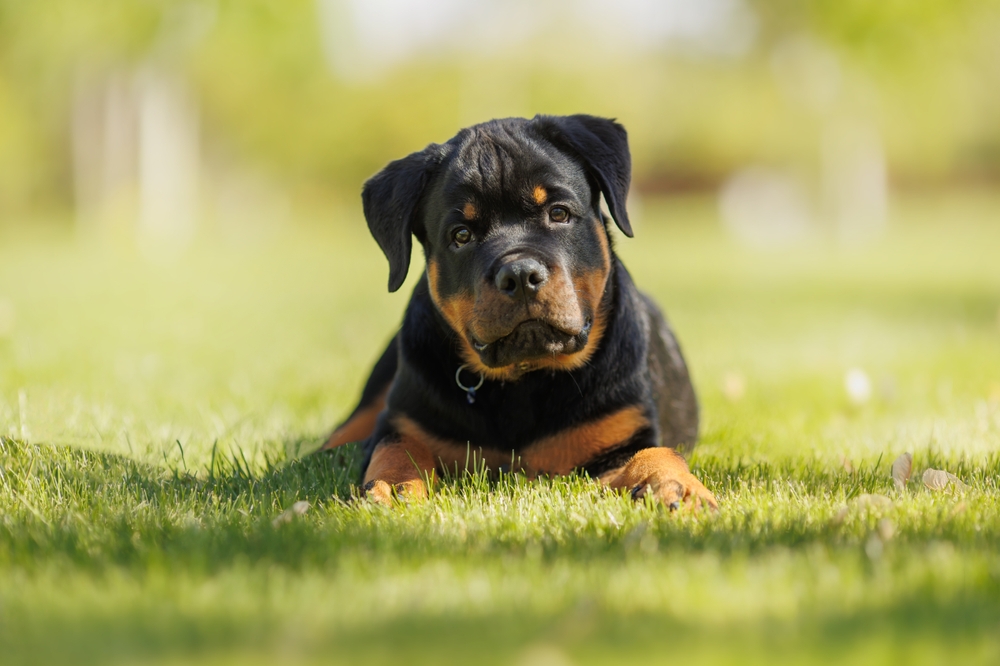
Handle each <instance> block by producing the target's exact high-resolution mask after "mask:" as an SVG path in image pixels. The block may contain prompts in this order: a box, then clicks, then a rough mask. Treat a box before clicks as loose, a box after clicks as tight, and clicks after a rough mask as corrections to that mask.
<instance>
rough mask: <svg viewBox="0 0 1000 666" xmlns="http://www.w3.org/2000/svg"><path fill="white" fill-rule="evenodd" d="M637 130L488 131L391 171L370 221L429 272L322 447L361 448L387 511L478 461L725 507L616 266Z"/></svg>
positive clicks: (396, 282) (653, 320)
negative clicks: (702, 473)
mask: <svg viewBox="0 0 1000 666" xmlns="http://www.w3.org/2000/svg"><path fill="white" fill-rule="evenodd" d="M630 179H631V157H630V155H629V149H628V138H627V135H626V133H625V129H624V128H623V127H622V126H621V125H619V124H617V123H616V122H614V121H612V120H607V119H604V118H597V117H593V116H587V115H576V116H567V117H555V116H541V115H540V116H536V117H535V118H532V119H530V120H529V119H524V118H505V119H502V120H491V121H489V122H486V123H482V124H480V125H475V126H473V127H469V128H467V129H463V130H462V131H460V132H459V133H458V135H456V136H455V137H454V138H453V139H451V140H450V141H448V142H446V143H443V144H431V145H429V146H428V147H427V148H425V149H424V150H421V151H420V152H417V153H413V154H412V155H409V156H408V157H404V158H402V159H400V160H397V161H395V162H392V163H390V164H389V165H388V166H386V167H385V169H383V170H382V171H381V172H379V173H378V174H376V175H375V176H373V177H372V178H371V179H370V180H369V181H368V182H367V183H365V186H364V190H363V192H362V201H363V204H364V213H365V218H366V219H367V221H368V227H369V229H370V230H371V233H372V235H373V236H374V237H375V240H376V241H377V242H378V244H379V247H381V249H382V251H383V252H384V253H385V256H386V258H387V259H388V261H389V291H391V292H392V291H396V290H397V289H399V287H400V286H401V285H402V284H403V280H404V279H405V277H406V274H407V270H408V268H409V264H410V251H411V246H412V238H413V237H416V238H417V240H418V241H419V242H420V244H421V246H422V247H423V250H424V256H425V258H426V266H427V268H426V272H425V274H424V275H423V276H422V277H421V279H420V282H419V283H418V284H417V286H416V288H415V289H414V291H413V295H412V296H411V297H410V302H409V305H408V306H407V308H406V314H405V315H404V317H403V324H402V327H401V328H400V330H399V332H398V333H397V334H396V336H395V337H394V338H393V339H392V341H391V342H390V343H389V345H388V347H387V348H386V350H385V352H384V353H383V354H382V356H381V358H380V359H379V360H378V362H377V363H376V364H375V367H374V369H373V371H372V373H371V376H370V377H369V379H368V382H367V384H366V385H365V388H364V390H363V392H362V395H361V400H360V402H359V404H358V406H357V407H356V408H355V410H354V411H353V413H352V414H351V415H350V417H348V419H347V420H346V421H345V422H344V423H343V424H341V425H340V426H339V427H338V428H337V429H336V430H335V431H334V432H333V434H332V435H331V436H330V438H329V441H328V442H327V443H326V444H325V446H324V447H323V448H332V447H336V446H340V445H342V444H345V443H347V442H353V441H361V440H363V441H364V452H365V460H364V463H363V470H364V472H363V484H364V485H363V488H364V490H365V492H366V493H367V496H368V497H369V498H371V499H372V500H374V501H377V502H383V503H391V502H392V501H393V498H394V497H398V496H406V497H411V498H415V497H426V496H427V486H426V484H427V483H433V482H434V479H435V478H436V475H437V474H439V473H441V472H442V471H444V470H445V469H447V470H450V471H453V472H457V471H458V470H460V469H464V468H465V467H466V465H467V464H469V462H470V461H472V460H478V461H480V463H485V465H487V466H488V467H489V468H491V469H494V470H516V471H521V472H523V473H525V474H527V475H529V476H536V475H540V474H548V475H551V474H568V473H570V472H573V471H580V472H585V473H587V474H589V475H590V476H591V477H592V478H595V479H598V480H599V481H600V482H601V483H602V484H605V485H606V486H609V487H610V488H615V489H624V490H627V491H629V492H631V494H632V497H634V498H637V499H638V498H641V497H644V496H645V495H647V494H651V495H652V496H653V497H654V498H655V499H656V500H658V501H660V502H662V503H663V504H665V505H667V506H669V507H671V508H677V507H678V506H680V505H681V503H691V504H693V505H699V506H700V505H707V506H709V507H712V508H717V504H716V501H715V497H714V496H713V495H712V493H711V492H709V490H708V489H707V488H705V486H704V485H702V484H701V482H699V481H698V479H696V478H695V477H694V476H693V475H692V474H691V473H690V471H689V470H688V467H687V464H686V463H685V462H684V459H683V458H682V457H681V455H680V454H679V453H678V452H677V451H676V450H677V449H680V450H684V449H686V448H689V447H691V446H693V445H694V442H695V439H696V438H697V432H698V406H697V402H696V399H695V394H694V389H693V388H692V386H691V380H690V378H689V376H688V370H687V366H686V365H685V362H684V358H683V356H682V355H681V350H680V347H679V346H678V344H677V340H676V339H675V337H674V334H673V332H672V331H671V329H670V326H669V325H668V324H667V322H666V320H665V319H664V317H663V315H662V314H661V313H660V310H659V309H658V308H657V306H656V305H655V304H654V303H653V301H652V300H650V299H649V298H648V297H647V296H645V295H644V294H642V293H640V292H639V290H638V289H636V287H635V285H634V284H633V282H632V278H631V277H630V276H629V274H628V271H626V270H625V267H624V266H623V265H622V263H621V262H620V261H619V260H618V258H617V257H616V256H615V253H614V250H613V247H612V243H611V238H610V236H609V235H608V220H607V218H606V217H605V216H604V214H603V213H602V211H601V206H600V197H601V195H602V194H603V196H604V199H605V201H606V202H607V206H608V209H609V211H610V214H611V218H613V219H614V222H615V224H617V225H618V228H619V229H621V230H622V232H624V234H625V235H626V236H629V237H631V236H632V227H631V224H630V223H629V219H628V213H627V212H626V210H625V200H626V196H627V195H628V189H629V181H630Z"/></svg>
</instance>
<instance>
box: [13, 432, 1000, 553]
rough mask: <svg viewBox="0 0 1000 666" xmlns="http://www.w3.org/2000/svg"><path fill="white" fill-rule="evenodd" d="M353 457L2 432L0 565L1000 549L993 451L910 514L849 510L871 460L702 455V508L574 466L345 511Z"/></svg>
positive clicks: (870, 478)
mask: <svg viewBox="0 0 1000 666" xmlns="http://www.w3.org/2000/svg"><path fill="white" fill-rule="evenodd" d="M359 461H360V451H359V449H358V447H357V446H347V447H343V448H340V449H338V450H336V451H334V452H332V453H323V454H319V455H314V456H309V457H306V458H304V459H301V460H295V461H290V462H287V463H283V464H278V463H273V462H271V463H267V464H266V466H265V468H264V469H263V470H261V471H258V472H255V471H253V470H251V469H250V467H249V466H248V465H247V464H246V463H245V462H244V461H243V460H242V459H241V458H240V457H234V458H231V459H227V460H216V461H215V462H213V464H212V466H211V468H210V470H209V473H208V474H205V475H201V476H198V475H194V474H190V473H188V472H184V471H180V470H178V469H176V468H174V469H169V468H165V467H159V466H155V465H146V464H142V463H139V462H136V461H134V460H131V459H129V458H126V457H123V456H118V455H113V454H107V453H94V452H90V451H83V450H77V449H70V448H65V447H50V446H43V445H33V444H23V443H18V442H14V441H11V440H4V441H3V442H0V470H2V472H3V474H2V477H0V564H4V563H6V564H8V565H15V566H18V567H23V568H25V569H27V570H37V569H39V568H43V567H45V566H48V565H51V564H52V563H54V562H55V563H58V562H63V561H65V562H67V563H71V564H73V565H74V566H77V567H83V568H86V569H91V570H97V571H100V570H106V569H113V568H115V567H126V568H129V569H135V570H142V569H145V568H165V569H167V570H170V571H190V572H213V571H219V570H223V569H225V568H227V567H229V566H231V565H232V563H233V562H234V561H240V562H245V563H250V564H263V565H269V564H274V565H278V566H280V567H284V568H288V569H292V570H296V569H302V568H316V567H319V568H324V567H327V568H328V567H337V566H340V563H341V561H342V559H343V558H344V557H345V556H353V557H360V558H362V559H369V558H374V559H376V560H377V559H378V558H389V559H392V560H394V561H411V562H416V563H419V562H422V561H424V560H426V559H427V558H428V557H456V556H462V557H467V558H484V559H489V558H501V559H502V558H506V557H514V558H522V557H524V556H525V555H526V554H527V553H529V552H530V553H534V554H536V555H538V556H540V557H541V558H542V559H543V560H544V561H560V560H563V561H578V562H586V561H588V560H591V559H594V558H596V559H597V560H599V561H602V562H607V564H608V566H614V565H615V563H620V562H624V561H626V560H628V559H629V558H634V557H645V556H646V555H645V553H659V554H660V556H663V555H665V554H666V553H674V554H678V555H681V554H684V553H701V552H710V553H716V554H719V555H722V556H728V555H731V554H734V553H736V554H739V553H742V554H751V555H752V554H754V553H760V552H766V551H768V550H769V549H775V548H800V547H804V546H809V545H811V544H815V545H818V546H821V547H823V548H828V549H834V550H840V551H848V552H852V553H855V554H857V555H859V556H861V557H862V559H864V553H865V548H866V545H867V544H868V543H869V541H870V539H871V538H872V535H873V534H875V533H876V532H878V530H883V531H884V530H885V529H891V530H892V532H893V536H892V542H891V543H890V544H887V546H886V554H887V556H889V555H892V554H893V553H894V552H897V553H899V552H903V551H904V550H905V549H908V548H918V549H922V548H926V547H929V546H931V545H933V544H934V543H936V542H939V541H948V542H950V543H952V544H954V545H955V546H956V547H958V548H961V549H968V550H970V551H976V552H980V553H981V552H984V551H989V550H990V549H995V548H1000V530H998V529H997V513H996V511H995V506H993V500H992V499H991V498H992V497H994V494H993V492H994V490H995V483H996V477H995V476H991V475H994V474H996V473H997V472H998V471H1000V458H998V457H996V456H994V457H992V458H991V459H990V460H988V461H985V462H984V463H983V464H981V465H979V466H976V467H974V468H972V467H971V466H970V468H969V469H968V470H966V471H967V472H968V476H966V478H969V479H970V480H972V481H975V482H976V483H978V484H980V485H981V487H982V490H983V491H985V492H980V493H979V495H978V496H976V499H969V501H968V505H967V506H966V503H965V502H963V503H962V505H960V504H959V503H958V502H957V501H956V500H955V499H953V498H946V499H944V500H943V501H941V502H937V498H935V497H931V496H930V495H928V492H929V491H926V490H925V489H924V490H921V489H916V490H914V491H912V492H911V493H910V494H909V495H907V497H906V498H905V500H904V499H901V500H899V501H900V504H902V502H903V501H905V502H907V503H909V504H911V505H912V506H909V507H903V506H900V507H899V510H898V511H896V510H895V509H894V508H892V507H890V508H888V509H882V508H879V507H877V506H875V507H871V506H866V505H863V504H855V503H852V502H853V498H856V497H858V496H859V495H860V494H867V493H885V494H887V495H888V494H892V493H893V491H892V490H891V483H892V482H891V480H890V479H889V478H888V477H887V475H885V474H884V472H882V471H880V468H879V465H877V464H872V465H868V466H864V467H860V468H859V469H858V470H857V471H856V472H847V471H844V470H824V469H816V468H815V467H812V466H809V465H807V464H803V463H802V462H801V461H799V462H795V461H789V462H788V463H787V464H784V463H782V464H778V465H767V464H759V465H746V464H744V463H742V462H740V461H734V462H732V463H730V464H727V463H726V462H725V461H723V460H717V459H708V460H705V461H703V463H704V464H703V466H702V467H701V469H700V470H699V473H700V474H703V475H704V478H706V479H707V481H708V484H709V486H710V487H713V488H715V489H716V491H717V493H718V496H719V498H720V501H721V502H722V507H723V511H722V513H721V514H719V515H718V516H706V517H704V518H700V517H685V516H673V515H671V514H668V513H667V512H665V511H662V510H658V509H657V508H656V507H644V506H642V505H638V506H635V505H633V504H632V503H631V502H630V501H628V500H627V499H625V498H622V497H619V496H614V495H612V494H610V493H601V492H599V491H598V490H597V489H596V487H595V486H594V484H593V483H592V482H590V481H589V480H587V479H585V478H581V477H572V476H571V477H568V478H565V479H559V480H540V481H537V482H527V481H524V480H523V479H519V480H518V479H507V480H503V479H501V480H499V481H496V480H492V481H488V480H486V479H485V478H483V477H481V476H477V475H475V474H473V475H463V476H462V477H461V478H458V479H452V480H450V481H448V482H446V483H444V484H441V486H440V487H439V490H438V491H437V492H438V496H437V497H435V498H434V499H433V500H432V501H431V502H429V503H426V504H422V505H420V504H418V505H414V506H409V507H405V508H404V507H401V508H396V509H384V508H383V507H377V506H372V505H369V504H366V503H361V504H358V505H353V504H352V505H350V506H348V505H347V504H346V503H345V501H346V500H349V498H350V495H351V491H352V482H353V481H355V480H356V479H357V475H358V465H359ZM952 468H953V469H956V470H959V471H962V470H964V469H965V468H964V467H962V466H961V465H959V464H956V466H954V467H952ZM991 484H992V485H991ZM894 497H896V496H895V495H894ZM921 498H923V499H921ZM299 501H306V502H308V503H309V504H310V506H311V508H310V509H309V511H308V512H307V513H306V515H304V516H300V517H296V518H294V519H293V520H290V521H288V522H287V524H275V522H274V520H275V518H276V517H277V516H279V515H281V514H282V512H284V511H286V510H287V509H288V508H289V507H291V506H293V505H294V504H295V503H296V502H299ZM921 502H923V504H921ZM890 504H891V502H890ZM840 507H843V508H840ZM852 507H853V508H852ZM957 509H960V510H957ZM894 511H895V513H893V512H894ZM612 514H614V515H612ZM886 516H889V517H890V518H891V519H892V520H893V521H895V523H894V524H893V525H892V526H891V528H886V527H885V526H884V525H880V521H881V520H882V519H883V518H884V517H886Z"/></svg>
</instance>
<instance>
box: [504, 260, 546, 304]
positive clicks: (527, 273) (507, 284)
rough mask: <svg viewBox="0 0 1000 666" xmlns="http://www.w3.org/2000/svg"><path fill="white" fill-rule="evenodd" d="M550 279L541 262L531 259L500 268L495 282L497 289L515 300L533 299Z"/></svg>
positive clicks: (517, 261)
mask: <svg viewBox="0 0 1000 666" xmlns="http://www.w3.org/2000/svg"><path fill="white" fill-rule="evenodd" d="M548 279H549V271H548V269H546V268H545V265H544V264H542V263H541V262H540V261H538V260H536V259H531V258H522V259H515V260H514V261H511V262H508V263H506V264H504V265H503V266H501V267H500V270H499V271H497V276H496V280H495V281H494V282H495V284H496V286H497V289H499V290H500V293H502V294H503V295H505V296H510V297H511V298H513V299H520V298H524V297H525V296H527V297H529V298H530V297H532V296H534V295H535V294H536V293H538V290H539V289H541V288H542V285H544V284H545V281H546V280H548Z"/></svg>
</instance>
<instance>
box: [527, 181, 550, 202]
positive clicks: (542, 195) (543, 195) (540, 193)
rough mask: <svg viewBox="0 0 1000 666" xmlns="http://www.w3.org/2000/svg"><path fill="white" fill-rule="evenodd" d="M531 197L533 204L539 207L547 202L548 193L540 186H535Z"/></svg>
mask: <svg viewBox="0 0 1000 666" xmlns="http://www.w3.org/2000/svg"><path fill="white" fill-rule="evenodd" d="M531 196H532V198H534V200H535V203H536V204H538V205H539V206H541V205H542V204H544V203H545V202H546V201H548V200H549V193H548V192H547V191H546V190H545V188H544V187H542V186H541V185H535V189H534V191H533V192H532V193H531Z"/></svg>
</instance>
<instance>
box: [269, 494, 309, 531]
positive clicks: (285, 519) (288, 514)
mask: <svg viewBox="0 0 1000 666" xmlns="http://www.w3.org/2000/svg"><path fill="white" fill-rule="evenodd" d="M309 507H310V504H309V502H306V501H304V500H303V501H299V502H296V503H295V504H293V505H292V506H291V507H289V508H288V509H285V510H284V511H282V512H281V514H280V515H278V516H277V517H276V518H275V519H274V520H272V521H271V524H272V525H274V526H275V527H278V526H279V525H284V524H285V523H290V522H292V521H293V520H294V519H295V517H296V516H301V515H303V514H305V512H306V511H308V510H309Z"/></svg>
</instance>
